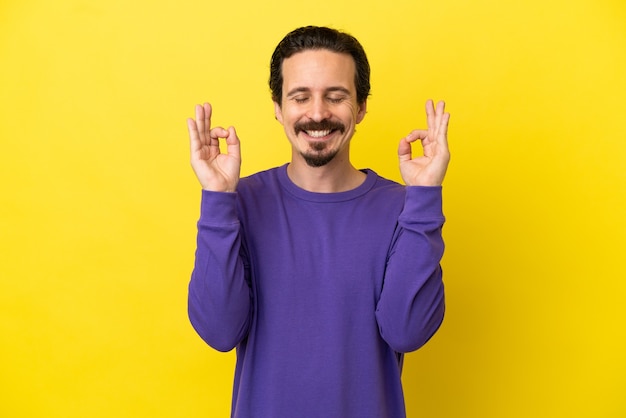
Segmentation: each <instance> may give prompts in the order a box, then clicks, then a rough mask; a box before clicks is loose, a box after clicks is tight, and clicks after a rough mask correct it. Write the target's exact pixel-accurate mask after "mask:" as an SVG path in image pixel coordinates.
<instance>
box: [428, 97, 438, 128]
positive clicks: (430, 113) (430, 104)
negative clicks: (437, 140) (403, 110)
mask: <svg viewBox="0 0 626 418" xmlns="http://www.w3.org/2000/svg"><path fill="white" fill-rule="evenodd" d="M435 121H436V116H435V106H434V104H433V101H432V100H431V99H428V100H427V101H426V124H427V126H428V130H429V131H430V130H431V129H434V127H435V126H436V123H435Z"/></svg>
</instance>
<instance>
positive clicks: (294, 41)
mask: <svg viewBox="0 0 626 418" xmlns="http://www.w3.org/2000/svg"><path fill="white" fill-rule="evenodd" d="M319 49H326V50H329V51H332V52H337V53H341V54H348V55H350V56H351V57H352V59H353V60H354V66H355V74H354V85H355V86H356V92H357V101H358V103H359V104H363V103H364V102H365V100H367V97H368V96H369V93H370V66H369V62H368V61H367V56H366V55H365V51H364V50H363V47H362V46H361V44H360V43H359V41H358V40H357V39H356V38H354V37H353V36H352V35H349V34H347V33H344V32H340V31H338V30H335V29H331V28H326V27H319V26H305V27H301V28H298V29H296V30H294V31H292V32H290V33H288V34H287V36H285V37H284V38H283V40H282V41H280V43H279V44H278V46H276V49H275V50H274V53H273V54H272V59H271V61H270V79H269V85H270V90H271V91H272V100H274V101H275V102H276V103H278V105H279V106H280V105H282V94H283V72H282V65H283V61H284V60H285V59H287V58H289V57H291V56H292V55H294V54H297V53H298V52H303V51H306V50H319Z"/></svg>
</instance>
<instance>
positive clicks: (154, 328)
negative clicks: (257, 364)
mask: <svg viewBox="0 0 626 418" xmlns="http://www.w3.org/2000/svg"><path fill="white" fill-rule="evenodd" d="M304 24H323V25H331V26H335V27H337V28H341V29H345V30H348V31H350V32H351V33H353V34H354V35H356V36H357V37H358V38H359V39H360V40H361V41H362V43H363V44H364V46H365V47H366V50H367V51H368V53H369V56H370V59H371V64H372V67H373V79H372V82H373V90H372V93H373V95H372V97H371V100H370V103H369V108H368V111H369V113H368V116H367V117H366V119H365V121H364V122H363V124H362V125H360V127H359V129H358V131H359V132H358V134H357V136H356V137H355V139H354V146H353V151H354V160H355V162H356V163H357V165H359V166H368V167H371V168H374V169H375V170H377V171H378V172H379V173H381V174H383V175H386V176H389V177H392V178H394V179H399V175H398V173H397V168H396V161H395V158H396V157H395V150H396V143H397V140H398V139H399V138H400V137H401V136H403V135H405V134H406V133H407V132H408V131H409V130H411V129H412V128H414V127H422V126H424V124H425V123H424V122H425V121H424V119H425V118H424V116H423V111H422V108H423V102H424V101H425V100H426V99H427V98H429V97H432V98H434V99H441V98H444V99H446V100H447V102H448V108H449V110H450V112H451V113H452V120H451V128H450V143H451V147H452V153H453V158H452V165H451V167H450V171H449V175H448V177H447V179H446V183H445V211H446V214H447V217H448V223H447V225H446V227H445V238H446V242H447V245H448V247H447V253H446V256H445V259H444V269H445V277H446V286H447V297H448V311H447V317H446V320H445V322H444V325H443V327H442V329H441V330H440V332H439V333H438V334H437V335H436V336H435V338H434V339H433V340H432V341H431V342H430V343H429V345H427V346H426V347H425V348H423V349H422V350H420V351H419V352H417V353H414V354H411V355H409V356H408V357H407V360H406V369H405V375H404V379H405V384H406V396H407V402H408V410H409V412H410V416H413V417H419V416H423V417H450V418H458V417H476V418H488V417H494V418H501V417H524V418H525V417H624V416H626V400H625V399H626V398H625V397H624V393H625V390H626V356H625V354H624V353H626V324H625V322H626V321H625V320H626V303H624V300H625V299H626V284H625V283H626V268H625V267H624V265H625V263H624V258H625V256H624V249H625V244H626V242H625V241H626V223H625V218H626V216H625V214H626V213H625V207H626V175H625V174H624V173H625V171H626V170H625V168H624V167H625V166H626V161H625V160H626V123H625V116H624V115H625V114H626V104H625V101H624V100H625V96H626V81H625V80H626V3H624V1H623V0H567V1H566V0H561V1H555V2H551V1H545V0H527V1H500V0H472V1H464V0H443V1H415V0H411V1H409V0H407V1H399V2H381V1H376V2H374V1H369V2H363V1H352V0H351V1H341V0H339V1H337V0H328V1H327V0H322V1H320V2H317V3H310V2H295V1H282V0H277V1H272V2H259V1H254V0H246V1H236V0H233V1H219V2H217V1H213V2H211V1H192V0H179V1H176V2H164V1H162V2H153V1H148V0H137V1H127V0H107V1H95V0H94V1H87V0H82V1H81V0H63V1H57V0H48V1H45V0H19V1H18V0H4V1H3V2H2V3H1V5H0V141H1V147H0V181H1V188H0V238H1V241H0V260H1V261H0V280H1V281H0V335H1V342H0V416H1V417H7V418H8V417H11V418H12V417H47V418H56V417H59V418H61V417H63V418H71V417H77V418H78V417H80V418H84V417H90V418H96V417H143V416H146V417H148V416H149V417H168V418H169V417H186V418H192V417H220V416H221V417H224V416H226V415H227V411H228V410H229V402H230V386H231V379H232V368H233V360H234V356H233V354H232V353H230V354H219V353H216V352H214V351H212V350H211V349H210V348H208V347H207V346H205V345H204V344H203V343H202V342H201V340H200V339H199V338H198V337H197V336H196V335H195V334H194V332H193V331H192V329H191V327H190V325H189V324H188V320H187V317H186V286H187V281H188V278H189V274H190V271H191V267H192V260H193V251H194V248H195V241H194V240H195V222H196V219H197V216H198V209H199V207H198V204H199V197H200V193H199V186H198V184H197V182H196V180H195V178H194V176H193V174H192V171H191V168H190V166H189V163H188V145H187V144H188V143H187V134H186V125H185V118H187V117H188V116H191V115H192V112H193V105H194V104H195V103H197V102H200V101H203V100H210V101H212V103H213V104H214V108H215V114H214V120H215V122H216V123H219V124H223V125H229V124H234V125H235V126H236V127H237V128H238V132H239V134H240V137H241V139H242V147H243V157H244V164H243V171H244V174H249V173H251V172H253V171H256V170H259V169H262V168H266V167H270V166H274V165H277V164H281V163H283V162H284V161H286V159H287V158H288V155H289V154H288V147H287V143H286V140H285V139H284V137H283V134H282V130H281V128H280V126H279V125H278V123H277V122H276V121H275V120H274V118H273V113H272V104H271V102H270V98H269V94H268V88H267V84H266V80H267V68H268V61H269V56H270V54H271V52H272V50H273V48H274V46H275V44H276V43H277V42H278V41H279V40H280V38H281V37H282V36H283V35H284V34H285V33H287V32H288V31H289V30H291V29H293V28H295V27H297V26H300V25H304Z"/></svg>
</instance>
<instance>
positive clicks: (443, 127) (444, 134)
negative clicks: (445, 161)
mask: <svg viewBox="0 0 626 418" xmlns="http://www.w3.org/2000/svg"><path fill="white" fill-rule="evenodd" d="M449 122H450V114H449V113H444V114H443V115H442V116H441V122H440V123H439V132H438V133H437V142H439V143H440V144H441V145H444V146H445V147H446V149H447V148H448V124H449Z"/></svg>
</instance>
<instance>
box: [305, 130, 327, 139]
mask: <svg viewBox="0 0 626 418" xmlns="http://www.w3.org/2000/svg"><path fill="white" fill-rule="evenodd" d="M304 132H305V133H306V134H307V135H308V136H310V137H311V138H324V137H325V136H328V135H330V133H331V132H333V130H331V129H326V130H324V131H307V130H305V131H304Z"/></svg>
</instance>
